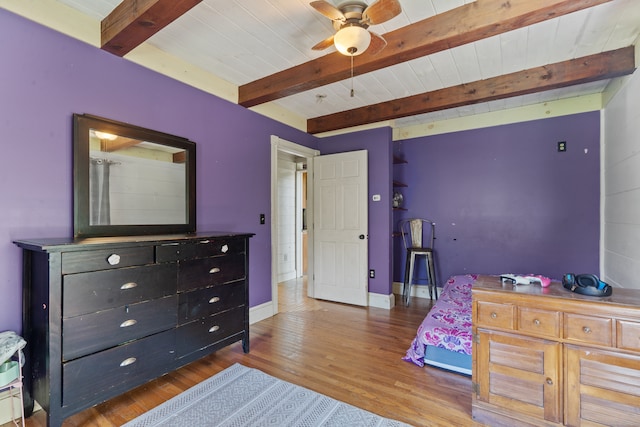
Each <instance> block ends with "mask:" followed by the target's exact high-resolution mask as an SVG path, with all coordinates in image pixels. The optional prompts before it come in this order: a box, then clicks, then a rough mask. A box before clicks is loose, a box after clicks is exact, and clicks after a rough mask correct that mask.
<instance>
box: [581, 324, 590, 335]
mask: <svg viewBox="0 0 640 427" xmlns="http://www.w3.org/2000/svg"><path fill="white" fill-rule="evenodd" d="M582 332H584V333H585V334H590V333H591V328H590V327H588V326H585V327H583V328H582Z"/></svg>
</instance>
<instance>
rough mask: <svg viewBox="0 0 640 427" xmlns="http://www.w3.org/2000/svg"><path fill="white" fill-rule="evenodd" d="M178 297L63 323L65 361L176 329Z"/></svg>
mask: <svg viewBox="0 0 640 427" xmlns="http://www.w3.org/2000/svg"><path fill="white" fill-rule="evenodd" d="M177 301H178V297H177V295H172V296H168V297H164V298H159V299H155V300H151V301H146V302H142V303H138V304H132V305H128V306H125V307H117V308H112V309H110V310H104V311H99V312H97V313H92V314H85V315H82V316H76V317H71V318H68V319H64V320H63V321H62V356H63V357H62V359H63V360H71V359H75V358H77V357H80V356H85V355H87V354H90V353H95V352H97V351H100V350H104V349H107V348H109V347H113V346H116V345H118V344H121V343H125V342H127V341H131V340H134V339H137V338H142V337H145V336H148V335H151V334H154V333H156V332H161V331H164V330H167V329H171V328H173V327H175V325H176V321H177Z"/></svg>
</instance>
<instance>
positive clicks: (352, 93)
mask: <svg viewBox="0 0 640 427" xmlns="http://www.w3.org/2000/svg"><path fill="white" fill-rule="evenodd" d="M354 93H355V92H354V91H353V55H351V97H352V98H353V95H354Z"/></svg>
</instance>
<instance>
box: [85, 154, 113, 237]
mask: <svg viewBox="0 0 640 427" xmlns="http://www.w3.org/2000/svg"><path fill="white" fill-rule="evenodd" d="M113 163H114V162H112V161H110V160H107V159H96V158H91V162H90V165H89V185H90V186H91V191H90V192H89V194H91V198H90V200H89V211H90V219H89V223H90V224H91V225H110V224H111V195H110V193H109V192H110V190H109V173H110V169H111V164H113Z"/></svg>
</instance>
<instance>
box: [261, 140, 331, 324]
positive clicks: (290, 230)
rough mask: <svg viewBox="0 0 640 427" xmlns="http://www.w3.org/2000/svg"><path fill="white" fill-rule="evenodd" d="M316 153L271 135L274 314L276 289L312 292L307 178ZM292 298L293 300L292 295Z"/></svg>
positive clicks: (311, 222) (311, 250) (272, 292)
mask: <svg viewBox="0 0 640 427" xmlns="http://www.w3.org/2000/svg"><path fill="white" fill-rule="evenodd" d="M319 154H320V153H319V152H318V151H317V150H312V149H310V148H308V147H304V146H302V145H298V144H295V143H292V142H290V141H286V140H283V139H281V138H278V137H276V136H272V137H271V218H272V219H271V245H272V251H271V268H272V275H271V276H272V279H271V281H272V283H271V295H272V305H273V314H274V315H275V314H277V313H278V312H279V311H280V310H279V294H280V292H292V294H290V295H287V297H295V296H296V295H299V294H300V293H304V294H305V295H303V296H304V297H305V298H306V297H307V296H310V295H313V261H312V257H313V249H312V248H313V246H312V244H313V243H312V242H313V230H312V228H311V227H309V225H310V224H313V209H312V206H313V202H312V195H313V188H312V185H310V184H311V180H309V179H307V177H308V176H309V175H310V174H311V173H312V168H313V162H312V158H313V157H315V156H317V155H319ZM279 283H283V286H279V285H278V284H279ZM279 289H282V291H280V290H279ZM290 300H291V298H287V301H290ZM293 301H294V303H295V298H294V299H293ZM288 306H289V304H288V303H287V307H288ZM287 309H289V308H287Z"/></svg>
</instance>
